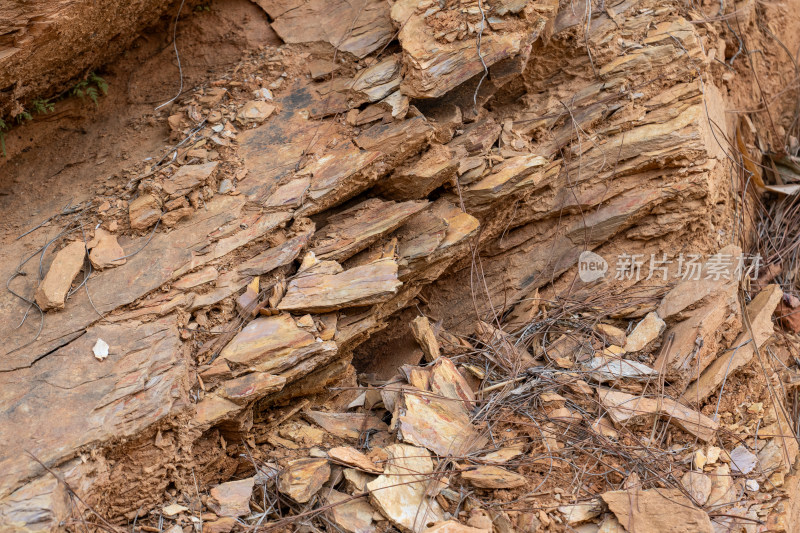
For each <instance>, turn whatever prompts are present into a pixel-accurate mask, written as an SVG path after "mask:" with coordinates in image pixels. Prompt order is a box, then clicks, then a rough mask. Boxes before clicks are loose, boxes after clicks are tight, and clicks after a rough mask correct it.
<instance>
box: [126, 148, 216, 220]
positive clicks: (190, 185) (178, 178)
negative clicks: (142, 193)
mask: <svg viewBox="0 0 800 533" xmlns="http://www.w3.org/2000/svg"><path fill="white" fill-rule="evenodd" d="M218 165H219V163H217V162H216V161H210V162H208V163H203V164H201V165H183V166H182V167H181V168H179V169H178V171H177V172H176V173H175V174H173V175H172V176H170V177H169V178H167V179H165V180H164V182H163V183H162V185H161V188H162V190H163V191H164V192H165V193H167V194H168V195H169V197H170V198H179V197H181V196H184V195H186V194H189V193H190V192H191V191H192V190H194V189H196V188H198V187H201V186H203V185H205V184H206V182H207V180H208V178H209V176H211V173H212V172H214V170H215V169H216V168H217V166H218ZM131 205H132V204H131ZM159 215H160V212H159ZM131 225H133V223H131Z"/></svg>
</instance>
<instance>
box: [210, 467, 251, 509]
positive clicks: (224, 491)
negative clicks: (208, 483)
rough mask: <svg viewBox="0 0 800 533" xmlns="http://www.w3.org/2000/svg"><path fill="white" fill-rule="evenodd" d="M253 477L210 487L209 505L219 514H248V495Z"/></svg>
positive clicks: (249, 494)
mask: <svg viewBox="0 0 800 533" xmlns="http://www.w3.org/2000/svg"><path fill="white" fill-rule="evenodd" d="M254 482H255V478H252V477H249V478H247V479H241V480H239V481H229V482H228V483H223V484H221V485H217V486H216V487H214V488H213V489H211V492H210V494H211V498H210V499H209V500H208V505H209V507H210V508H211V509H212V510H213V511H214V512H215V513H217V514H218V515H219V516H231V517H236V516H245V515H248V514H250V496H252V494H253V484H254Z"/></svg>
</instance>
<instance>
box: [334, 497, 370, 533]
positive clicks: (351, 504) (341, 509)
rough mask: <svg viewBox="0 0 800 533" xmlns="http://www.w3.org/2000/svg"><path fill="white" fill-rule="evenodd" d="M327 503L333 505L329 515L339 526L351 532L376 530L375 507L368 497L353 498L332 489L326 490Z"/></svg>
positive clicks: (366, 532) (367, 532)
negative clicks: (373, 520) (373, 519)
mask: <svg viewBox="0 0 800 533" xmlns="http://www.w3.org/2000/svg"><path fill="white" fill-rule="evenodd" d="M324 496H325V503H327V504H328V505H332V507H331V510H330V511H329V515H330V517H331V519H332V520H333V521H334V522H335V523H336V525H337V526H339V527H340V528H342V529H344V530H345V531H349V532H350V533H370V532H371V531H375V526H373V525H372V517H373V516H374V514H375V509H373V508H372V506H371V505H370V504H369V502H368V501H367V499H366V498H364V497H362V498H359V499H355V500H354V499H353V497H352V496H350V495H349V494H345V493H343V492H339V491H338V490H334V489H330V490H326V491H325V494H324Z"/></svg>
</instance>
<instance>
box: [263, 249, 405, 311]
mask: <svg viewBox="0 0 800 533" xmlns="http://www.w3.org/2000/svg"><path fill="white" fill-rule="evenodd" d="M400 285H402V283H401V282H400V281H399V280H398V279H397V263H396V262H395V261H394V260H393V259H391V258H387V259H380V260H378V261H375V262H374V263H369V264H366V265H362V266H357V267H353V268H351V269H349V270H346V271H344V272H341V273H338V274H314V273H311V274H307V275H303V274H300V275H298V276H296V277H295V278H294V279H293V280H292V281H291V282H289V286H288V287H287V289H286V295H285V296H284V297H283V300H281V303H280V304H278V309H281V310H284V311H292V312H304V313H325V312H328V311H336V310H338V309H343V308H347V307H356V306H364V305H372V304H376V303H379V302H382V301H385V300H388V299H389V298H390V297H391V296H392V295H393V294H395V293H396V292H397V289H398V288H399V287H400Z"/></svg>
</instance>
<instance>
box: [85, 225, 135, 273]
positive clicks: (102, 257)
mask: <svg viewBox="0 0 800 533" xmlns="http://www.w3.org/2000/svg"><path fill="white" fill-rule="evenodd" d="M86 248H87V249H88V250H89V261H91V262H92V266H93V267H94V268H96V269H97V270H103V269H104V268H108V267H111V266H119V265H124V264H125V261H127V259H125V257H124V256H125V251H124V250H123V249H122V246H120V245H119V243H118V242H117V237H116V235H113V234H111V233H109V232H107V231H106V230H104V229H103V228H97V230H95V232H94V238H93V239H92V240H91V241H89V242H88V243H87V244H86Z"/></svg>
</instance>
